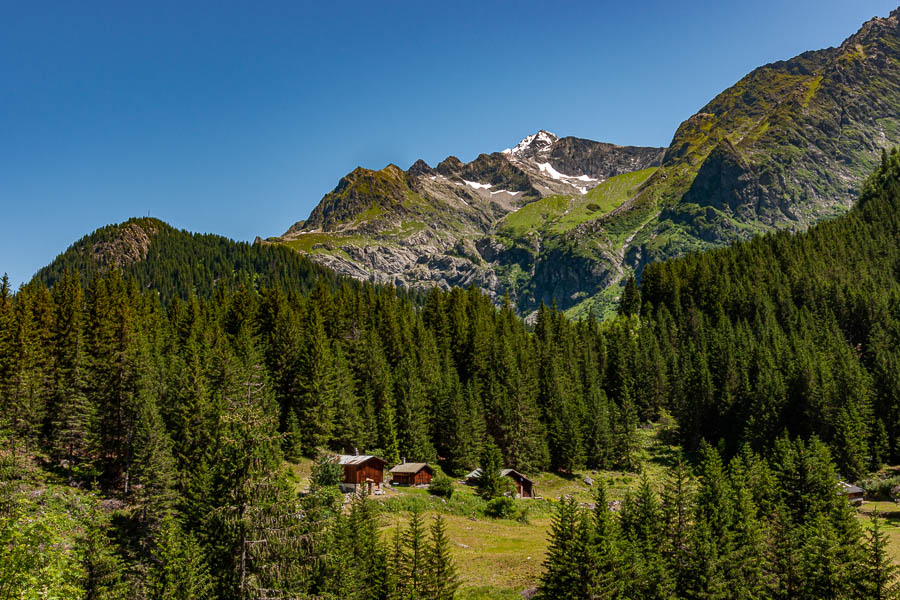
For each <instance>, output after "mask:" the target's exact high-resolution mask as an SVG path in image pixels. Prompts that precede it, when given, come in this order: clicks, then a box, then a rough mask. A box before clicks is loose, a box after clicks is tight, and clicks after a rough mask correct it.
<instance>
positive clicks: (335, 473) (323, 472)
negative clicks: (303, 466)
mask: <svg viewBox="0 0 900 600" xmlns="http://www.w3.org/2000/svg"><path fill="white" fill-rule="evenodd" d="M343 478H344V467H342V466H341V465H339V464H338V463H336V462H334V455H332V454H329V453H328V452H322V453H320V454H319V456H318V458H317V459H316V462H315V464H314V465H313V467H312V475H311V477H310V479H311V480H312V486H311V487H312V488H313V489H321V488H327V487H332V486H336V485H337V484H339V483H340V482H341V480H342V479H343Z"/></svg>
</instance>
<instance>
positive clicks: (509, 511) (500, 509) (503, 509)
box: [484, 496, 516, 519]
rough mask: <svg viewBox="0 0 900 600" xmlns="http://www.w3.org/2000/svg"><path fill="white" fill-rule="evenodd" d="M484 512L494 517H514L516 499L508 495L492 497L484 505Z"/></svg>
mask: <svg viewBox="0 0 900 600" xmlns="http://www.w3.org/2000/svg"><path fill="white" fill-rule="evenodd" d="M484 514H485V516H487V517H491V518H494V519H513V518H515V517H516V501H515V500H513V499H512V498H510V497H509V496H499V497H497V498H494V499H493V500H490V501H489V502H488V503H487V506H485V507H484Z"/></svg>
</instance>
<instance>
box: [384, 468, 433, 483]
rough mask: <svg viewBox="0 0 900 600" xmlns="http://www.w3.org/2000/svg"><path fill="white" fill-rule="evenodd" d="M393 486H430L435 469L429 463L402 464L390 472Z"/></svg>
mask: <svg viewBox="0 0 900 600" xmlns="http://www.w3.org/2000/svg"><path fill="white" fill-rule="evenodd" d="M390 474H391V483H392V484H393V485H428V484H429V483H431V478H432V477H434V469H432V468H431V465H429V464H428V463H400V464H399V465H397V466H396V467H394V468H393V469H391V470H390Z"/></svg>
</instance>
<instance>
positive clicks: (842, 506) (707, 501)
mask: <svg viewBox="0 0 900 600" xmlns="http://www.w3.org/2000/svg"><path fill="white" fill-rule="evenodd" d="M836 479H837V473H836V472H835V468H834V463H833V462H832V460H831V454H830V452H829V451H828V448H827V447H826V446H825V445H824V444H823V443H822V442H821V441H819V440H818V439H816V438H812V439H811V440H810V441H809V442H804V441H803V440H793V441H792V440H790V439H788V438H787V437H784V438H780V439H778V440H776V442H775V445H774V447H773V448H771V449H770V452H769V458H768V459H766V458H763V457H762V456H760V455H758V454H756V453H754V452H753V451H751V450H750V449H749V446H744V448H743V449H742V450H741V451H740V452H739V453H738V454H737V455H736V456H735V457H733V458H732V459H731V460H730V461H729V462H727V463H725V462H723V461H722V458H721V456H720V455H719V452H718V451H717V450H715V449H714V448H712V447H711V446H709V445H704V446H703V448H701V450H700V452H699V457H698V466H697V468H696V470H695V471H694V470H692V469H691V468H690V467H689V466H687V465H686V464H684V463H679V464H678V465H676V466H675V467H674V468H672V469H670V470H669V471H668V474H667V477H666V479H665V481H664V483H663V484H662V488H661V489H658V490H654V489H653V487H652V486H651V485H650V482H649V480H648V479H647V478H646V477H644V478H643V479H642V480H641V483H640V485H639V486H638V487H637V489H636V490H635V491H633V492H632V493H630V494H629V495H628V496H627V497H626V498H625V500H624V502H623V503H622V506H621V510H620V511H619V512H618V513H614V512H613V511H611V510H610V509H609V508H608V505H607V497H606V493H605V490H604V487H603V486H604V484H603V482H602V481H601V482H600V483H599V490H598V493H597V495H596V504H595V506H594V508H593V509H592V510H590V511H588V510H587V509H586V508H583V507H581V506H579V504H578V503H577V502H576V501H575V500H574V499H573V498H567V499H563V500H562V501H561V503H560V506H559V508H558V510H557V513H556V515H555V517H554V520H553V525H552V528H551V539H550V547H549V550H548V553H547V557H546V559H545V561H544V569H545V570H544V573H543V575H542V578H541V585H540V588H539V593H538V596H537V597H538V598H539V599H540V600H590V599H596V598H609V599H619V598H621V599H624V598H641V599H645V600H655V599H658V600H667V599H672V598H721V599H726V598H747V599H749V598H766V599H784V600H788V599H791V600H825V599H835V600H836V599H839V598H860V599H862V598H868V599H875V598H878V599H881V600H886V599H890V598H898V597H900V589H898V583H897V574H898V573H897V571H898V568H897V566H896V565H895V564H894V563H893V561H892V559H891V557H890V553H889V550H888V548H887V544H888V534H887V533H886V532H885V529H884V528H885V525H884V522H883V521H882V520H881V518H880V517H879V516H878V515H877V513H876V514H875V515H874V517H873V519H872V521H871V523H870V526H869V528H868V529H867V530H866V531H865V532H864V531H863V527H862V525H861V524H860V522H859V521H858V520H857V518H856V512H855V510H854V509H853V508H852V507H851V506H850V504H849V503H848V502H847V500H846V498H845V497H844V496H842V495H840V494H838V493H836V488H835V481H836Z"/></svg>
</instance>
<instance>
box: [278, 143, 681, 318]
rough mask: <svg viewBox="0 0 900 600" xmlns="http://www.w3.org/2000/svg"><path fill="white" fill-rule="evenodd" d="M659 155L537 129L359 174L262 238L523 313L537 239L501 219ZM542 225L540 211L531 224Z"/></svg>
mask: <svg viewBox="0 0 900 600" xmlns="http://www.w3.org/2000/svg"><path fill="white" fill-rule="evenodd" d="M663 151H664V149H662V148H639V147H622V146H616V145H613V144H604V143H600V142H593V141H590V140H582V139H578V138H562V139H559V138H558V137H557V136H555V135H554V134H552V133H549V132H547V131H540V132H538V133H536V134H534V135H531V136H528V137H527V138H525V139H524V140H522V142H521V143H520V144H518V145H517V146H516V147H515V148H511V149H507V150H504V151H503V152H494V153H490V154H481V155H479V156H478V157H477V158H476V159H475V160H473V161H471V162H469V163H463V162H462V161H461V160H459V159H458V158H456V157H454V156H450V157H448V158H446V159H445V160H443V161H441V162H440V163H439V164H438V165H436V166H435V167H431V166H429V165H428V164H427V163H425V162H424V161H422V160H419V161H416V162H415V163H414V164H413V165H412V166H410V168H409V169H408V170H407V171H403V170H402V169H400V168H399V167H396V166H394V165H388V166H387V167H385V168H384V169H382V170H380V171H371V170H368V169H362V168H358V169H356V170H354V171H353V172H351V173H350V174H348V175H347V176H345V177H344V178H342V179H341V181H340V182H339V183H338V185H337V187H335V189H334V190H332V191H331V192H329V193H328V194H326V195H325V197H324V198H322V200H321V202H320V203H319V205H318V206H317V207H316V208H315V209H314V210H313V211H312V213H311V214H310V216H309V218H308V219H306V220H305V221H299V222H297V223H295V224H294V225H293V226H291V227H290V228H289V229H288V231H287V232H286V233H285V234H284V235H283V236H281V237H280V238H270V239H269V240H268V241H269V242H277V243H282V244H286V245H288V246H290V247H292V248H295V249H297V250H299V251H301V252H304V253H307V254H309V256H310V257H312V258H313V259H314V260H316V261H317V262H319V263H320V264H323V265H326V266H328V267H330V268H332V269H334V270H335V271H337V272H338V273H342V274H346V275H350V276H353V277H357V278H360V279H367V280H372V281H377V282H385V283H393V284H396V285H408V286H414V287H419V288H428V287H431V286H435V285H437V286H440V287H444V288H447V287H450V286H469V285H477V286H479V287H481V288H483V289H484V290H486V291H487V292H488V293H490V294H492V295H494V296H496V297H499V296H501V295H503V294H505V293H507V292H509V293H510V294H511V295H512V297H513V298H516V299H517V300H518V301H520V302H521V303H522V305H523V306H528V305H530V304H531V303H533V302H532V301H531V300H530V296H529V299H526V298H525V297H524V296H523V294H527V293H528V291H527V290H526V289H525V287H527V286H524V285H523V284H524V283H525V282H526V280H527V279H528V278H529V277H530V275H531V274H533V271H534V270H535V266H536V257H537V255H538V254H540V250H541V241H540V240H541V235H540V234H539V233H538V232H537V231H523V232H522V235H519V233H518V232H517V230H515V228H510V227H509V226H508V224H507V223H506V222H505V218H506V217H507V216H510V215H516V217H517V218H518V217H521V216H522V214H521V213H519V210H520V209H522V208H523V207H528V206H532V207H533V208H534V207H535V206H541V207H543V204H547V203H548V202H549V203H550V204H552V203H553V202H554V201H556V202H557V203H558V202H560V201H562V202H564V203H567V204H568V203H571V204H573V205H575V204H579V205H586V204H589V202H588V199H589V192H590V191H591V190H592V189H593V188H595V187H596V186H597V185H598V184H601V183H602V182H603V181H604V180H606V179H607V178H610V177H615V176H616V175H618V174H620V173H629V172H632V171H635V170H641V169H647V168H652V167H655V166H658V165H659V164H660V162H661V160H662V157H663ZM575 199H577V202H574V201H573V200H575ZM545 200H547V201H548V202H544V201H545ZM541 210H543V208H542V209H541ZM551 210H552V211H556V210H557V209H556V208H553V207H551ZM528 218H532V217H528ZM543 219H544V217H542V216H541V213H540V211H538V213H537V214H536V215H534V217H533V220H534V222H535V223H540V222H541V221H542V220H543Z"/></svg>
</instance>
